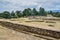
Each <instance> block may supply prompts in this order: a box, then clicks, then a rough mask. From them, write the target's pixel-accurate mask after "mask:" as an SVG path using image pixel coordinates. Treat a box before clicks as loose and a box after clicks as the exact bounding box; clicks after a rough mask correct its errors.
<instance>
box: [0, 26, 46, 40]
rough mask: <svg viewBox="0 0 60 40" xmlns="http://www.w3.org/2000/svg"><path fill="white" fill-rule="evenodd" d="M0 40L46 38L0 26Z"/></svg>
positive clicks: (40, 39)
mask: <svg viewBox="0 0 60 40" xmlns="http://www.w3.org/2000/svg"><path fill="white" fill-rule="evenodd" d="M0 40H46V39H43V38H39V37H35V36H32V35H28V34H24V33H21V32H17V31H14V30H11V29H8V28H5V27H2V26H0Z"/></svg>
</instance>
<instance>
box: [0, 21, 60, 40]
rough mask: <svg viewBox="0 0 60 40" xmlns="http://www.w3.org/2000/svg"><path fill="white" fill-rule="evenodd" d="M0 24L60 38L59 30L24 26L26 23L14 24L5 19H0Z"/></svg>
mask: <svg viewBox="0 0 60 40" xmlns="http://www.w3.org/2000/svg"><path fill="white" fill-rule="evenodd" d="M0 24H1V25H2V26H5V27H7V28H11V29H14V30H16V29H18V30H22V31H26V32H30V33H34V34H38V35H44V36H50V37H54V38H57V39H60V32H59V31H53V30H47V29H42V28H36V27H31V26H26V25H20V24H14V23H10V22H5V21H0Z"/></svg>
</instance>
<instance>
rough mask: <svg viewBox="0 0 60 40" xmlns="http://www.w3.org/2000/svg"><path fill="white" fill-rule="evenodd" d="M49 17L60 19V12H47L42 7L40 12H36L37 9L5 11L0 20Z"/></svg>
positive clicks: (0, 15)
mask: <svg viewBox="0 0 60 40" xmlns="http://www.w3.org/2000/svg"><path fill="white" fill-rule="evenodd" d="M47 15H52V16H54V17H60V12H53V11H45V9H44V8H42V7H40V8H39V11H37V10H36V8H33V9H30V8H27V9H24V10H23V11H19V10H17V11H15V12H14V11H12V12H9V11H4V12H2V13H0V18H6V19H10V18H20V17H28V16H47Z"/></svg>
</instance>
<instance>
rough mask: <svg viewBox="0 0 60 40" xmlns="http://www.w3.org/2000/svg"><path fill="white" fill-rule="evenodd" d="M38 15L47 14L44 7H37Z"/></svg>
mask: <svg viewBox="0 0 60 40" xmlns="http://www.w3.org/2000/svg"><path fill="white" fill-rule="evenodd" d="M39 15H40V16H47V13H46V11H45V9H44V8H42V7H40V9H39Z"/></svg>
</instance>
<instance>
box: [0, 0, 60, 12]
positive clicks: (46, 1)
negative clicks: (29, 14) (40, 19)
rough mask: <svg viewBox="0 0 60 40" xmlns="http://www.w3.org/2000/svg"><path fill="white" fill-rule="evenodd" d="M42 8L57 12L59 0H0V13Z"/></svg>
mask: <svg viewBox="0 0 60 40" xmlns="http://www.w3.org/2000/svg"><path fill="white" fill-rule="evenodd" d="M39 7H43V8H45V9H46V10H59V9H60V0H0V12H2V11H5V10H7V11H12V10H14V11H15V10H23V9H25V8H36V9H37V10H38V9H39Z"/></svg>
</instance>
